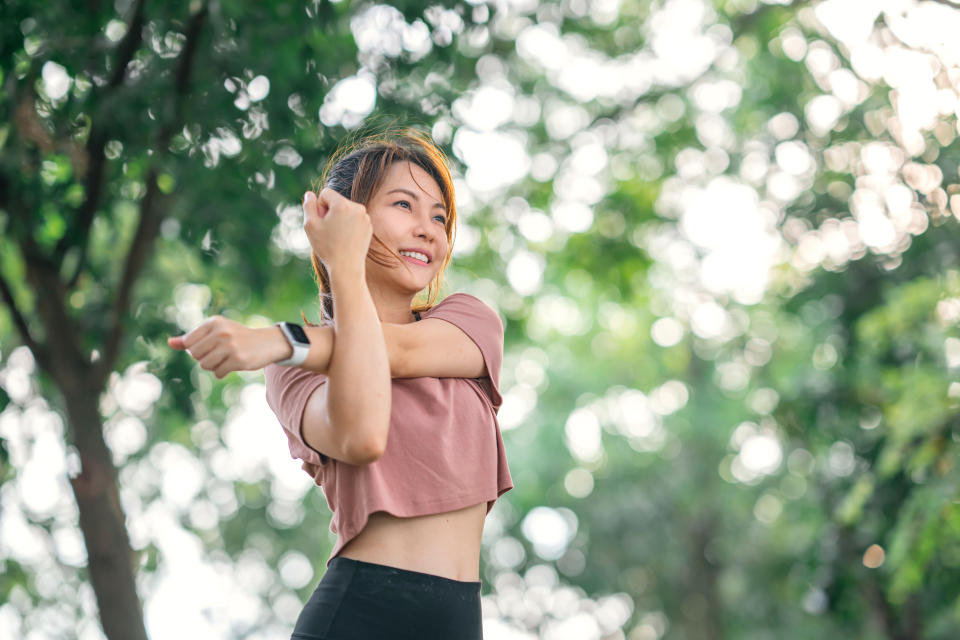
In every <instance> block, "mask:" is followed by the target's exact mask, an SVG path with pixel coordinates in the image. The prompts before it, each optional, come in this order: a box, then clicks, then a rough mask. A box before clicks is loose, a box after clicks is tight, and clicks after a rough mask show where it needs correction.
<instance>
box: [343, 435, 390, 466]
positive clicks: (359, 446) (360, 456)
mask: <svg viewBox="0 0 960 640" xmlns="http://www.w3.org/2000/svg"><path fill="white" fill-rule="evenodd" d="M386 449H387V442H386V438H382V439H381V438H366V439H364V440H361V441H360V442H357V443H356V444H355V445H354V446H353V447H352V448H351V452H350V458H351V460H350V463H351V464H355V465H365V464H371V463H373V462H376V461H377V460H379V459H380V458H381V457H382V456H383V453H384V451H386Z"/></svg>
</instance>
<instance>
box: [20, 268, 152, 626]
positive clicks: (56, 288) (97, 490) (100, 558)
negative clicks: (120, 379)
mask: <svg viewBox="0 0 960 640" xmlns="http://www.w3.org/2000/svg"><path fill="white" fill-rule="evenodd" d="M27 273H28V278H29V280H30V284H31V286H32V287H33V290H34V291H38V292H43V294H42V295H38V296H37V313H38V315H39V316H40V318H41V320H42V323H43V327H44V333H45V334H46V342H47V346H49V347H51V348H50V349H49V352H48V358H46V359H45V365H46V367H47V370H46V373H47V374H48V375H50V377H52V378H53V379H54V381H55V382H56V384H57V386H58V387H59V389H60V392H61V394H62V395H63V399H64V404H65V406H66V412H67V424H68V428H69V434H70V435H69V437H70V441H71V442H72V444H73V445H74V446H76V448H77V452H78V453H79V454H80V465H81V467H80V473H79V474H78V475H77V476H76V477H75V478H73V479H71V481H70V484H71V486H72V488H73V495H74V497H75V498H76V500H77V508H78V509H79V511H80V529H81V531H82V532H83V539H84V543H85V544H86V547H87V566H88V568H89V571H90V582H91V584H92V585H93V592H94V594H95V595H96V598H97V607H98V608H99V610H100V621H101V624H102V625H103V631H104V633H105V634H106V636H107V638H110V640H146V638H147V632H146V628H145V627H144V624H143V611H142V609H141V607H140V599H139V598H138V596H137V589H136V582H135V579H134V567H133V563H132V561H131V555H132V554H131V549H130V539H129V537H128V536H127V529H126V522H125V520H126V519H125V517H124V514H123V509H122V507H121V505H120V492H119V489H118V487H117V471H116V468H115V467H114V466H113V460H112V458H111V455H110V450H109V448H108V447H107V443H106V442H105V441H104V439H103V424H102V422H101V419H100V408H99V399H100V394H101V393H103V387H104V378H103V377H101V376H98V375H95V369H94V366H93V365H92V364H91V363H90V362H89V358H85V357H83V354H82V352H81V350H80V348H79V347H78V345H79V344H80V337H79V335H77V331H78V329H77V327H76V324H75V323H73V322H71V319H70V316H69V314H68V313H67V311H66V306H65V304H66V291H65V289H64V285H63V283H62V282H61V281H60V278H59V275H58V274H57V272H56V271H54V270H53V269H51V268H50V266H49V265H45V264H43V263H38V262H28V269H27Z"/></svg>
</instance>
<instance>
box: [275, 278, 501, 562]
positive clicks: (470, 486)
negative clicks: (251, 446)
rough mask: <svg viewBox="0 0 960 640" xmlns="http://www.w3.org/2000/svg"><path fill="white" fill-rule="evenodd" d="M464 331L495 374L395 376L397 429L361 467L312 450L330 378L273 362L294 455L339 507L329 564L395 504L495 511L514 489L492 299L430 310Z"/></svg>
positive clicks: (395, 510) (417, 509) (418, 512)
mask: <svg viewBox="0 0 960 640" xmlns="http://www.w3.org/2000/svg"><path fill="white" fill-rule="evenodd" d="M421 317H422V318H440V319H442V320H445V321H447V322H450V323H452V324H454V325H456V326H457V327H459V328H460V330H461V331H463V332H464V333H465V334H467V335H468V336H470V338H471V339H472V340H473V341H474V342H475V343H476V344H477V346H478V347H479V348H480V352H481V353H482V354H483V360H484V362H485V363H486V365H487V372H488V373H489V377H488V378H477V379H465V378H394V379H393V382H392V394H391V405H390V431H389V434H388V436H387V446H386V449H385V450H384V452H383V455H382V456H381V457H380V458H379V459H378V460H376V461H375V462H372V463H370V464H367V465H352V464H349V463H346V462H342V461H340V460H336V459H335V458H330V457H328V456H326V455H324V454H322V453H320V452H319V451H316V450H315V449H312V448H310V446H309V445H307V443H306V442H304V440H303V436H302V435H301V431H300V427H301V424H300V423H301V420H302V417H303V410H304V407H305V406H306V404H307V399H308V398H309V397H310V394H311V393H313V392H314V391H316V389H317V388H318V387H319V386H320V385H321V384H323V383H324V382H326V379H327V378H326V376H324V375H322V374H319V373H315V372H313V371H307V370H305V369H301V368H299V367H281V366H278V365H273V364H271V365H267V366H266V367H265V368H264V377H265V378H266V386H267V404H269V405H270V408H271V409H273V412H274V413H275V414H276V415H277V418H278V419H279V421H280V424H281V425H282V426H283V429H284V432H285V433H286V435H287V440H288V444H289V446H290V454H291V455H292V456H293V457H294V458H299V459H301V460H302V461H303V470H304V471H306V472H307V473H309V474H310V475H311V476H312V477H313V480H314V482H315V483H316V484H318V485H320V486H321V487H322V489H323V493H324V495H325V496H326V498H327V505H328V506H329V507H330V511H331V512H332V513H333V517H332V519H331V521H330V530H331V531H332V532H334V533H335V534H337V542H336V544H335V545H334V547H333V551H332V552H331V553H330V558H329V559H328V560H327V564H328V565H329V564H330V560H332V559H333V558H334V557H336V555H337V554H338V553H340V551H341V550H342V549H343V547H344V546H345V545H346V544H347V543H348V542H349V541H350V540H352V539H353V538H354V537H356V536H357V534H359V533H360V531H362V530H363V527H364V526H365V525H366V524H367V519H368V517H369V515H370V514H371V513H373V512H375V511H386V512H389V513H391V514H392V515H395V516H398V517H412V516H422V515H429V514H433V513H444V512H446V511H453V510H456V509H461V508H464V507H468V506H470V505H474V504H478V503H480V502H484V501H486V503H487V513H489V512H490V509H491V508H493V504H494V502H495V501H496V499H497V498H498V497H500V496H501V495H503V494H504V493H505V492H506V491H509V490H510V489H512V488H513V480H512V479H511V477H510V469H509V468H508V466H507V457H506V452H505V451H504V447H503V439H502V437H501V435H500V427H499V425H498V424H497V410H498V409H499V408H500V404H501V403H502V399H501V397H500V393H499V391H498V384H499V379H500V365H501V363H502V361H503V325H502V323H501V322H500V317H499V316H498V315H497V314H496V312H495V311H494V310H493V309H491V308H490V307H489V306H487V305H486V304H484V303H483V302H481V301H480V300H479V299H477V298H475V297H474V296H471V295H469V294H466V293H454V294H452V295H449V296H447V297H446V298H445V299H444V300H443V301H442V302H440V303H439V304H437V305H435V306H433V307H432V308H430V309H429V310H427V311H424V312H423V313H422V315H421Z"/></svg>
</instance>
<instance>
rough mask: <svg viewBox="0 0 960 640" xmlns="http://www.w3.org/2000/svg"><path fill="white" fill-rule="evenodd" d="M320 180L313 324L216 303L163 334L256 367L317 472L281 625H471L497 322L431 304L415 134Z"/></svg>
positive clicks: (463, 307)
mask: <svg viewBox="0 0 960 640" xmlns="http://www.w3.org/2000/svg"><path fill="white" fill-rule="evenodd" d="M322 180H323V183H324V185H325V186H324V188H323V189H322V190H320V192H319V193H316V194H315V193H313V192H307V193H306V194H305V196H304V205H303V207H304V214H305V216H304V230H305V231H306V235H307V238H308V239H309V241H310V247H311V250H312V251H311V262H312V265H313V269H314V273H315V275H316V279H317V283H318V286H319V289H320V303H321V308H322V323H321V324H320V325H319V326H306V327H300V326H299V325H294V324H291V323H280V324H281V326H279V327H269V328H266V329H250V328H247V327H244V326H243V325H240V324H238V323H235V322H232V321H230V320H227V319H225V318H219V317H214V318H210V319H208V320H207V321H206V322H204V323H202V324H201V325H200V326H199V327H197V328H196V329H194V330H193V331H191V332H190V333H189V334H187V335H186V336H183V337H178V338H171V340H170V344H171V346H173V347H174V348H178V349H188V350H189V351H190V354H191V355H192V356H193V357H194V358H196V359H197V360H198V361H199V362H200V365H201V366H202V367H203V368H205V369H208V370H211V371H214V372H215V373H216V375H217V376H218V377H223V376H225V375H227V373H229V372H230V371H236V370H239V369H257V368H260V367H264V375H265V378H266V389H267V403H268V404H269V405H270V408H271V409H272V410H273V411H274V413H275V414H276V415H277V418H278V419H279V422H280V424H281V425H282V426H283V428H284V433H285V434H286V437H287V440H288V444H289V447H290V452H291V455H292V456H293V457H294V458H298V459H300V460H301V461H302V467H303V469H304V471H306V472H307V473H309V474H310V475H311V477H313V479H314V482H315V483H316V484H318V485H322V486H323V489H324V495H325V497H326V500H327V504H328V506H329V507H330V510H331V512H332V518H331V523H330V529H331V531H333V532H334V533H336V534H337V542H336V544H335V545H334V548H333V550H332V552H331V553H330V557H329V559H328V560H327V571H326V573H325V574H324V576H323V579H322V580H321V581H320V584H319V585H318V586H317V588H316V590H315V591H314V593H313V595H312V597H311V598H310V600H309V601H308V602H307V603H306V606H305V607H304V609H303V611H302V613H301V614H300V617H299V619H298V621H297V624H296V628H295V629H294V632H293V638H299V639H316V640H320V639H327V640H331V639H336V638H352V639H359V640H363V639H364V638H384V637H390V638H400V639H402V638H458V639H460V638H462V639H464V640H472V639H479V638H481V637H482V626H481V609H480V586H481V583H480V581H479V561H480V540H481V535H482V531H483V525H484V521H485V517H486V514H487V513H489V511H490V509H491V508H492V507H493V505H494V503H495V502H496V500H497V498H498V497H499V496H501V495H502V494H503V493H504V492H506V491H508V490H509V489H511V488H512V487H513V482H512V480H511V477H510V470H509V468H508V466H507V459H506V454H505V451H504V447H503V439H502V437H501V434H500V427H499V425H498V423H497V411H498V410H499V408H500V405H501V403H502V398H501V396H500V393H499V390H498V386H499V376H500V365H501V362H502V359H503V325H502V323H501V321H500V318H499V316H498V315H497V313H496V312H495V311H494V310H493V309H491V308H490V307H488V306H487V305H486V304H484V303H483V302H481V301H480V300H478V299H477V298H475V297H473V296H471V295H467V294H464V293H455V294H452V295H449V296H447V297H446V298H445V299H444V300H442V301H441V302H439V303H437V302H436V299H437V296H438V293H439V288H440V283H441V278H442V276H443V272H444V269H445V268H446V266H447V265H448V263H449V262H450V255H451V250H452V247H453V239H454V226H455V223H456V205H455V202H454V191H453V182H452V180H451V177H450V171H449V169H448V168H447V165H446V159H445V158H444V156H443V154H442V153H441V152H440V150H439V149H437V148H436V147H435V146H434V145H433V144H432V143H431V142H430V141H429V139H427V138H426V137H424V136H423V135H421V134H419V133H416V132H403V133H401V134H395V135H383V136H377V137H370V138H366V139H364V140H362V141H360V142H359V143H358V144H356V145H355V146H353V147H350V148H348V149H345V150H344V151H342V152H341V153H339V154H337V155H336V156H335V157H334V158H333V159H332V160H331V161H330V163H329V164H328V167H327V169H326V170H325V172H324V175H323V178H322ZM424 292H425V294H426V295H425V299H424V298H421V299H420V301H419V302H415V300H416V299H417V296H418V295H420V294H422V293H424Z"/></svg>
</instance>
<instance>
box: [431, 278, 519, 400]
mask: <svg viewBox="0 0 960 640" xmlns="http://www.w3.org/2000/svg"><path fill="white" fill-rule="evenodd" d="M424 316H425V317H430V318H440V319H441V320H445V321H447V322H449V323H451V324H453V325H455V326H456V327H457V328H459V329H460V330H461V331H463V332H464V333H465V334H467V335H468V336H469V337H470V339H471V340H473V342H474V343H475V344H476V345H477V346H478V347H479V348H480V353H481V354H482V355H483V362H484V364H486V365H487V374H488V377H487V378H478V379H477V380H476V382H477V383H478V384H479V385H480V386H481V388H482V389H483V392H484V394H485V395H486V397H487V399H488V400H489V401H490V404H491V405H492V406H493V410H494V412H496V411H498V410H499V409H500V405H501V404H503V398H502V397H501V396H500V367H501V365H502V364H503V322H502V321H501V320H500V316H499V315H497V312H496V311H494V310H493V309H491V308H490V307H489V306H488V305H487V304H486V303H484V302H483V301H482V300H480V299H479V298H476V297H474V296H472V295H470V294H468V293H454V294H451V295H449V296H447V297H446V298H444V299H443V301H442V302H440V303H439V304H437V305H436V306H434V307H433V308H431V309H429V310H428V311H426V312H425V313H424Z"/></svg>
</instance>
